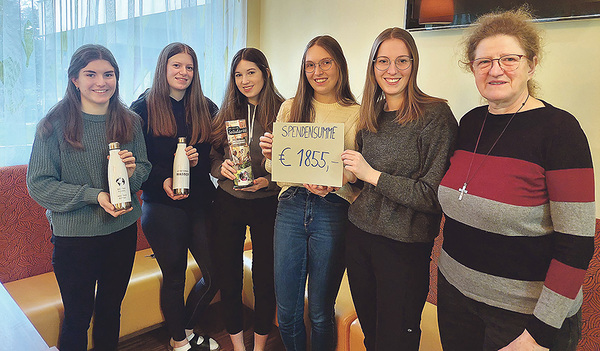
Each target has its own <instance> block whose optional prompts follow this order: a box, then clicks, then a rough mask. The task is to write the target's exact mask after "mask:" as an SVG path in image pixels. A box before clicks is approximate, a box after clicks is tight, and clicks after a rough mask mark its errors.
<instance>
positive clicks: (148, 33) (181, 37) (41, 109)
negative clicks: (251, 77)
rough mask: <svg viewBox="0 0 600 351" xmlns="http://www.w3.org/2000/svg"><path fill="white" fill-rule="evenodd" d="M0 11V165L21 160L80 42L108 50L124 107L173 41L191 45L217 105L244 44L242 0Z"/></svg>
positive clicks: (30, 5) (19, 2)
mask: <svg viewBox="0 0 600 351" xmlns="http://www.w3.org/2000/svg"><path fill="white" fill-rule="evenodd" d="M0 16H1V20H0V31H1V34H0V110H1V111H2V113H1V115H0V166H9V165H17V164H26V163H27V162H28V161H29V154H30V152H31V144H32V142H33V138H34V136H35V129H36V125H37V122H38V121H39V120H40V119H41V118H42V117H44V115H45V114H46V112H48V110H49V109H50V108H51V107H52V106H53V105H54V104H55V103H56V102H57V101H58V100H60V99H61V98H62V96H63V95H64V92H65V89H66V86H67V69H68V66H69V61H70V58H71V55H72V54H73V52H74V51H75V50H76V49H77V48H78V47H79V46H81V45H83V44H88V43H94V44H101V45H104V46H106V47H107V48H108V49H110V50H111V51H112V53H113V55H114V56H115V58H116V59H117V63H118V64H119V70H120V72H121V75H120V79H119V88H120V93H121V99H122V100H123V102H125V104H127V105H129V104H130V103H131V102H132V101H133V100H135V99H136V98H137V97H138V96H139V95H140V94H141V93H142V92H143V91H144V90H146V89H147V88H149V87H150V85H151V84H152V79H153V75H154V70H155V68H156V60H157V58H158V54H159V53H160V51H161V50H162V48H163V47H165V46H166V45H167V44H169V43H171V42H174V41H180V42H184V43H186V44H189V45H190V46H191V47H192V48H194V50H195V51H196V54H197V56H198V61H199V62H198V65H199V72H200V80H201V82H202V88H203V91H204V94H205V95H206V96H207V97H208V98H210V99H211V100H213V101H214V102H215V103H216V104H217V105H220V103H221V100H222V98H223V94H224V89H225V85H226V82H227V73H228V72H227V71H228V65H229V62H230V60H231V58H232V56H233V54H235V52H236V51H237V50H239V49H240V48H242V47H244V46H245V44H246V0H15V1H5V0H0Z"/></svg>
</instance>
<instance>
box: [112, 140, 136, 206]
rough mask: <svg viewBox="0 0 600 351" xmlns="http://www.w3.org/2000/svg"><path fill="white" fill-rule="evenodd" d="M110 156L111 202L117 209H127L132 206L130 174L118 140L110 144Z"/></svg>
mask: <svg viewBox="0 0 600 351" xmlns="http://www.w3.org/2000/svg"><path fill="white" fill-rule="evenodd" d="M108 148H109V150H110V158H109V159H108V189H109V192H110V202H111V203H112V204H113V206H115V209H116V210H118V211H120V210H126V209H128V208H130V207H131V191H130V190H129V176H128V175H127V168H126V167H125V163H123V160H121V156H119V151H121V146H120V145H119V143H118V142H116V141H115V142H112V143H110V144H108Z"/></svg>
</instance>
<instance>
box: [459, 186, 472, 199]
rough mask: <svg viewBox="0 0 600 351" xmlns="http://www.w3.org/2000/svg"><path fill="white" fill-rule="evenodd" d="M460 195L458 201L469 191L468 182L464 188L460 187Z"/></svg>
mask: <svg viewBox="0 0 600 351" xmlns="http://www.w3.org/2000/svg"><path fill="white" fill-rule="evenodd" d="M458 191H460V195H458V201H462V198H463V195H464V194H467V193H469V192H468V191H467V183H465V184H463V186H462V188H459V189H458Z"/></svg>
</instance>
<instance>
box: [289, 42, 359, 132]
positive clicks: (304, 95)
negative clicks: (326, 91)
mask: <svg viewBox="0 0 600 351" xmlns="http://www.w3.org/2000/svg"><path fill="white" fill-rule="evenodd" d="M313 46H320V47H322V48H323V49H325V51H327V53H329V55H331V58H332V59H333V61H334V62H335V65H334V66H335V68H336V69H337V70H338V81H337V84H336V86H335V91H336V100H337V102H338V103H339V104H340V105H342V106H351V105H355V104H356V99H355V98H354V95H352V91H351V90H350V80H349V79H348V63H347V62H346V57H344V52H343V51H342V47H341V46H340V44H339V43H338V42H337V40H335V39H334V38H333V37H331V36H329V35H321V36H318V37H315V38H313V39H312V40H311V41H309V42H308V44H307V45H306V48H305V49H304V54H303V55H302V65H301V66H300V80H299V81H298V89H297V90H296V95H295V96H294V101H293V102H292V107H291V111H290V120H289V122H313V121H314V118H315V110H314V107H313V106H312V98H313V95H314V89H313V88H312V86H311V85H310V83H309V82H308V79H307V78H306V71H305V69H304V65H305V62H306V52H307V51H308V49H310V48H312V47H313Z"/></svg>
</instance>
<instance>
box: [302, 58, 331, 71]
mask: <svg viewBox="0 0 600 351" xmlns="http://www.w3.org/2000/svg"><path fill="white" fill-rule="evenodd" d="M317 65H318V66H319V68H320V69H321V70H322V71H329V70H330V69H331V67H333V59H331V58H324V59H322V60H321V61H319V62H317V63H314V62H312V61H306V62H305V63H304V71H305V72H306V73H313V72H314V71H315V68H316V67H317Z"/></svg>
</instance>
